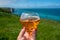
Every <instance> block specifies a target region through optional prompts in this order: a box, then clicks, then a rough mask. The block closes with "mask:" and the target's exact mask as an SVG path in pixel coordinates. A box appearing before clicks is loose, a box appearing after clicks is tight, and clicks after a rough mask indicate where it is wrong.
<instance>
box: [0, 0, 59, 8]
mask: <svg viewBox="0 0 60 40" xmlns="http://www.w3.org/2000/svg"><path fill="white" fill-rule="evenodd" d="M0 7H12V8H60V0H0Z"/></svg>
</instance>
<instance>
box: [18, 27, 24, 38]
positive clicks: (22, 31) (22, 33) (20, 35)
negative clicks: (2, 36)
mask: <svg viewBox="0 0 60 40" xmlns="http://www.w3.org/2000/svg"><path fill="white" fill-rule="evenodd" d="M24 33H25V27H23V29H22V30H21V32H20V33H19V36H18V37H19V38H21V37H22V36H23V35H24Z"/></svg>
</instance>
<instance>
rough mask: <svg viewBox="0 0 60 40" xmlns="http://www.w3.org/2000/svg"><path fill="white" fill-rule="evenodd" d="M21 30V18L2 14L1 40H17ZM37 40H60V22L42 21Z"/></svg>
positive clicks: (0, 25)
mask: <svg viewBox="0 0 60 40" xmlns="http://www.w3.org/2000/svg"><path fill="white" fill-rule="evenodd" d="M21 28H22V26H21V24H20V22H19V16H16V15H12V14H8V13H0V40H16V39H17V36H18V34H19V31H20V30H21ZM36 40H60V22H58V21H53V20H47V19H41V22H40V24H39V25H38V32H37V37H36Z"/></svg>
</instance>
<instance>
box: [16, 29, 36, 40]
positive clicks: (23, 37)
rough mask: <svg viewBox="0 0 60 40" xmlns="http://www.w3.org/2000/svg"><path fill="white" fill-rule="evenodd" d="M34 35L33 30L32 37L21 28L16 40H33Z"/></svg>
mask: <svg viewBox="0 0 60 40" xmlns="http://www.w3.org/2000/svg"><path fill="white" fill-rule="evenodd" d="M35 33H36V31H35V30H33V32H32V35H31V36H29V34H28V33H27V32H25V28H23V29H22V30H21V32H20V33H19V35H18V38H17V40H35V35H36V34H35Z"/></svg>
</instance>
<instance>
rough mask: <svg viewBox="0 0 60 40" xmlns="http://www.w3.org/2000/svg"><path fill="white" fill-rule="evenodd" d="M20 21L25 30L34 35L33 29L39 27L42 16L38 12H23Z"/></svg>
mask: <svg viewBox="0 0 60 40" xmlns="http://www.w3.org/2000/svg"><path fill="white" fill-rule="evenodd" d="M20 22H21V24H22V26H23V27H25V31H26V32H28V33H29V35H30V36H31V35H32V31H33V30H36V29H37V25H38V24H39V22H40V17H39V15H38V13H22V14H21V17H20Z"/></svg>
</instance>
